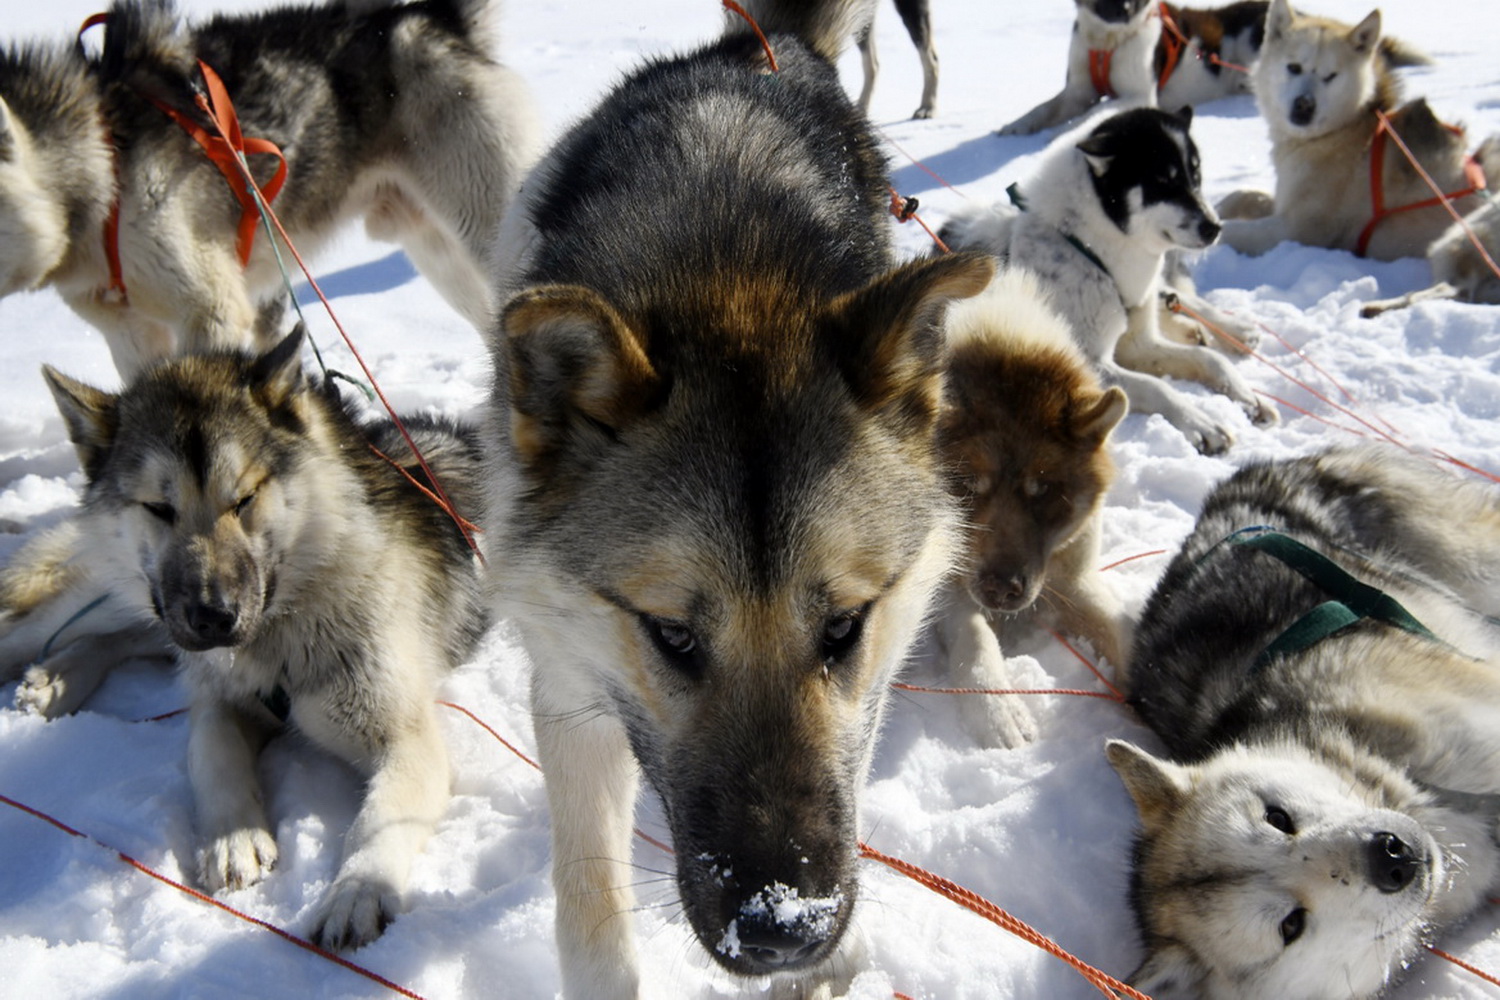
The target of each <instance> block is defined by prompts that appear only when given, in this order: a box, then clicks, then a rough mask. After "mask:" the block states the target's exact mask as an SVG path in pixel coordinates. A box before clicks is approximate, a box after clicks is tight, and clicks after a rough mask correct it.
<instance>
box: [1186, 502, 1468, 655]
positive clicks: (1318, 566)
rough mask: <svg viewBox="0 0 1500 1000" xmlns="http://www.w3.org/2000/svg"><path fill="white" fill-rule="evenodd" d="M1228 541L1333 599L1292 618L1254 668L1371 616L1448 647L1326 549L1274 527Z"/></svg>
mask: <svg viewBox="0 0 1500 1000" xmlns="http://www.w3.org/2000/svg"><path fill="white" fill-rule="evenodd" d="M1224 543H1228V544H1230V545H1238V546H1241V547H1243V548H1248V549H1253V550H1254V551H1256V552H1263V553H1265V554H1266V555H1269V556H1271V557H1272V558H1274V559H1277V560H1278V561H1280V562H1281V563H1282V564H1284V565H1285V566H1286V567H1287V568H1289V569H1292V570H1295V571H1296V572H1297V573H1299V574H1301V575H1302V577H1304V578H1305V579H1306V580H1307V581H1308V582H1309V583H1311V584H1313V585H1314V586H1316V587H1318V588H1320V589H1321V590H1322V591H1323V592H1324V593H1326V594H1328V595H1329V596H1330V598H1331V600H1327V601H1324V602H1323V603H1321V604H1319V605H1318V606H1317V607H1315V608H1313V609H1312V610H1311V611H1309V612H1307V614H1305V615H1303V616H1302V617H1301V618H1298V619H1297V620H1296V621H1294V622H1292V624H1290V625H1288V626H1287V627H1286V629H1285V630H1283V631H1282V633H1281V634H1280V635H1278V636H1277V637H1276V638H1275V639H1273V640H1271V644H1270V645H1268V646H1267V647H1266V648H1265V649H1263V650H1262V651H1261V653H1260V655H1259V656H1257V657H1256V658H1255V662H1254V663H1253V664H1252V665H1251V669H1252V670H1259V669H1260V668H1261V667H1264V666H1265V665H1266V664H1267V663H1270V662H1271V661H1272V660H1274V659H1277V658H1278V657H1282V656H1290V655H1292V654H1294V653H1300V652H1302V651H1303V650H1305V649H1309V648H1311V647H1313V646H1316V645H1317V644H1318V643H1320V642H1322V641H1323V640H1324V639H1327V638H1329V637H1330V636H1332V635H1333V634H1334V633H1336V632H1339V631H1341V630H1342V629H1345V628H1347V627H1348V626H1350V625H1353V624H1355V623H1356V622H1359V621H1363V620H1364V619H1366V618H1369V619H1373V620H1375V621H1380V622H1384V623H1385V624H1387V625H1393V626H1395V627H1396V628H1399V629H1401V630H1402V631H1404V632H1410V633H1411V634H1413V635H1419V636H1421V637H1422V638H1424V639H1431V640H1432V641H1433V642H1437V643H1442V644H1444V645H1446V643H1443V641H1442V640H1441V639H1439V638H1438V637H1437V636H1436V635H1434V634H1433V633H1432V630H1431V629H1429V628H1428V627H1427V626H1425V625H1423V624H1422V623H1421V622H1420V621H1418V620H1417V618H1416V616H1414V615H1413V614H1412V613H1411V612H1410V611H1407V610H1406V608H1405V607H1403V606H1402V604H1401V602H1399V601H1397V600H1396V599H1395V598H1394V597H1392V596H1391V595H1390V594H1387V593H1386V592H1385V591H1383V590H1380V589H1378V588H1376V587H1372V586H1370V585H1369V584H1367V583H1361V582H1360V581H1359V580H1357V579H1355V578H1354V577H1353V576H1351V575H1350V574H1349V573H1348V572H1347V571H1346V570H1345V569H1344V568H1343V567H1342V566H1340V565H1338V563H1336V562H1334V561H1333V560H1332V559H1329V558H1328V557H1327V556H1325V555H1323V553H1321V552H1318V551H1317V550H1315V549H1311V548H1309V547H1308V546H1306V545H1303V544H1302V543H1301V542H1299V541H1297V540H1296V539H1295V538H1292V537H1290V536H1288V535H1284V534H1282V533H1281V532H1279V531H1277V530H1275V529H1274V528H1271V527H1268V526H1265V525H1255V526H1252V527H1248V528H1241V529H1240V530H1238V531H1236V532H1234V533H1233V534H1231V535H1229V536H1228V537H1227V538H1225V539H1224V541H1223V542H1221V543H1220V544H1224ZM1215 547H1216V548H1217V546H1215ZM1210 551H1212V550H1210ZM1205 556H1206V554H1205Z"/></svg>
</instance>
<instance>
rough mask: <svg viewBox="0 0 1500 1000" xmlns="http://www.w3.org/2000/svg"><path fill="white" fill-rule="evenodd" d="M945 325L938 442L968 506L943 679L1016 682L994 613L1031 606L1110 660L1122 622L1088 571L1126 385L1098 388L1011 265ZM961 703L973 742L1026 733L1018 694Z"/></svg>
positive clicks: (944, 634) (947, 604) (1006, 741)
mask: <svg viewBox="0 0 1500 1000" xmlns="http://www.w3.org/2000/svg"><path fill="white" fill-rule="evenodd" d="M947 330H948V360H947V365H946V373H945V377H944V389H943V410H942V418H941V420H940V422H939V425H938V442H939V446H940V449H941V454H942V457H943V460H944V461H945V462H946V463H947V465H948V468H949V473H950V475H951V476H952V477H953V483H952V488H953V490H954V493H955V495H957V496H958V498H959V499H960V500H962V501H963V502H964V503H965V506H966V510H967V512H968V531H967V536H968V538H967V545H966V546H965V547H964V550H963V552H962V554H961V555H960V558H959V566H960V570H959V573H958V576H957V578H956V579H955V580H953V581H952V582H950V584H949V586H948V589H947V593H946V596H945V600H944V603H943V606H942V609H941V612H940V618H939V620H938V626H937V635H938V639H939V644H940V645H941V646H942V647H943V649H944V651H945V652H946V654H947V656H948V660H949V663H950V670H951V673H952V674H953V679H954V682H955V683H956V684H959V685H960V686H963V687H976V688H991V689H993V688H1012V687H1015V686H1016V685H1015V683H1014V682H1013V680H1012V679H1011V676H1010V672H1009V671H1008V669H1007V668H1006V665H1005V659H1004V657H1003V656H1002V655H1001V650H1000V645H999V643H998V641H997V639H996V633H995V626H996V625H997V624H998V623H997V622H996V621H995V618H997V617H1003V616H1014V615H1017V614H1019V613H1022V612H1025V611H1026V610H1028V609H1030V608H1031V607H1032V606H1033V605H1038V606H1040V608H1041V609H1042V612H1043V617H1044V618H1045V619H1046V620H1047V621H1048V622H1049V623H1050V624H1055V625H1057V626H1058V627H1060V628H1062V629H1063V630H1064V631H1067V632H1071V633H1073V634H1076V635H1082V636H1084V637H1085V638H1087V639H1088V640H1089V641H1090V642H1092V643H1093V644H1094V649H1095V650H1096V651H1097V652H1098V653H1099V654H1100V655H1102V656H1103V657H1104V658H1105V659H1107V660H1109V662H1110V663H1112V664H1114V665H1115V667H1116V668H1117V669H1118V668H1119V667H1121V666H1122V665H1123V662H1124V659H1123V655H1124V652H1125V643H1126V637H1127V636H1128V634H1129V627H1128V624H1127V622H1126V618H1125V613H1124V608H1123V607H1122V606H1121V604H1120V601H1119V599H1118V598H1117V597H1116V596H1115V595H1114V593H1113V592H1112V591H1111V590H1110V589H1109V586H1108V584H1106V583H1105V582H1104V580H1103V578H1102V577H1101V576H1100V573H1099V511H1100V507H1101V505H1102V503H1103V500H1104V494H1105V492H1106V491H1107V490H1108V489H1109V484H1110V482H1111V481H1112V480H1113V478H1114V464H1113V463H1112V462H1111V461H1110V457H1109V452H1108V449H1107V448H1106V447H1105V444H1106V442H1107V441H1108V439H1109V434H1110V432H1111V431H1112V430H1114V427H1115V425H1116V424H1118V423H1119V422H1120V418H1121V417H1123V416H1125V407H1126V402H1125V393H1124V392H1123V391H1121V390H1120V389H1119V388H1118V387H1111V388H1108V389H1104V388H1101V387H1100V385H1099V380H1098V377H1097V376H1096V375H1095V374H1094V371H1093V369H1092V367H1090V365H1089V364H1088V362H1087V360H1086V359H1085V358H1084V357H1083V354H1082V353H1081V352H1080V351H1079V350H1078V348H1077V346H1076V345H1075V344H1074V342H1073V335H1072V332H1071V331H1070V330H1069V329H1068V326H1067V324H1066V323H1065V322H1063V320H1062V318H1061V317H1059V316H1058V315H1057V313H1056V312H1054V311H1053V310H1052V308H1051V307H1050V306H1049V305H1048V303H1047V301H1046V299H1045V297H1044V296H1043V295H1042V293H1041V291H1040V289H1039V288H1038V287H1037V282H1036V280H1035V279H1034V278H1033V277H1032V276H1031V275H1030V274H1028V273H1027V272H1026V271H1023V270H1020V269H1018V268H1014V269H1007V270H1005V271H1002V272H1001V273H1000V275H999V276H997V277H996V279H995V281H994V283H993V284H992V285H991V286H990V288H989V289H988V290H986V291H985V292H984V293H983V294H981V295H979V296H976V297H975V298H972V299H969V300H967V301H964V302H960V303H957V304H956V305H954V306H953V307H952V308H950V309H949V311H948V324H947ZM961 702H962V704H963V705H964V706H965V711H969V713H970V714H969V717H968V725H969V728H970V729H971V730H972V732H973V735H974V737H975V738H976V739H977V740H979V741H980V742H981V743H983V744H986V745H991V746H1017V745H1019V744H1021V743H1024V742H1026V741H1027V740H1028V739H1029V738H1031V737H1032V736H1033V735H1035V731H1036V726H1035V724H1034V722H1033V721H1032V719H1031V716H1030V713H1029V711H1028V710H1027V709H1026V708H1025V706H1024V704H1023V700H1022V699H1020V698H1016V697H986V698H964V699H961ZM971 706H972V709H971Z"/></svg>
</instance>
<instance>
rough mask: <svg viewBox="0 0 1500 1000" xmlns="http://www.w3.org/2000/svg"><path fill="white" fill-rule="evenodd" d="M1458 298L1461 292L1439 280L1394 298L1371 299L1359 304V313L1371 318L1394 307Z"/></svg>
mask: <svg viewBox="0 0 1500 1000" xmlns="http://www.w3.org/2000/svg"><path fill="white" fill-rule="evenodd" d="M1460 298H1463V292H1461V291H1460V290H1459V289H1457V288H1455V287H1453V286H1452V285H1450V284H1448V283H1447V282H1446V281H1440V282H1438V283H1437V284H1436V285H1431V286H1429V287H1427V288H1423V289H1420V290H1419V291H1415V292H1407V293H1406V294H1405V295H1400V296H1397V297H1396V298H1394V299H1373V300H1371V301H1369V302H1366V303H1365V304H1364V305H1363V306H1360V309H1359V314H1360V315H1361V316H1363V317H1364V318H1365V319H1372V318H1374V317H1376V316H1379V315H1381V314H1383V313H1388V312H1391V311H1392V310H1395V309H1410V308H1411V307H1412V306H1414V305H1416V304H1417V303H1418V302H1451V301H1452V300H1454V299H1460Z"/></svg>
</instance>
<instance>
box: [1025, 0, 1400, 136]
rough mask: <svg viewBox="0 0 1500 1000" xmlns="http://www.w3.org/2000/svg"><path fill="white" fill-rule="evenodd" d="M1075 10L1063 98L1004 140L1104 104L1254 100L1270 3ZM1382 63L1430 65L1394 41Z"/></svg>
mask: <svg viewBox="0 0 1500 1000" xmlns="http://www.w3.org/2000/svg"><path fill="white" fill-rule="evenodd" d="M1075 2H1076V3H1077V5H1078V17H1077V20H1076V21H1074V23H1073V38H1072V42H1071V43H1070V46H1069V49H1068V75H1067V82H1066V83H1065V84H1064V85H1063V89H1062V90H1061V91H1060V92H1059V93H1058V94H1057V96H1055V97H1053V98H1052V99H1051V100H1048V101H1045V102H1043V103H1042V104H1039V105H1037V106H1036V107H1035V108H1033V109H1032V110H1031V111H1028V112H1027V113H1026V114H1024V115H1022V116H1021V117H1020V118H1018V119H1016V120H1015V121H1013V122H1011V123H1010V124H1009V125H1006V126H1004V127H1002V128H1001V129H1000V130H999V134H1000V135H1030V134H1031V133H1033V132H1040V131H1041V130H1043V129H1047V128H1052V127H1053V126H1056V125H1062V124H1064V123H1066V122H1068V121H1070V120H1071V119H1073V118H1076V117H1078V116H1079V115H1081V114H1083V113H1084V112H1085V111H1087V110H1088V109H1089V108H1091V107H1093V106H1094V104H1095V103H1097V102H1098V101H1099V100H1101V99H1104V98H1114V97H1118V98H1123V99H1125V100H1130V101H1136V102H1144V103H1154V104H1155V105H1157V106H1159V107H1163V108H1180V107H1197V106H1198V105H1200V104H1207V103H1209V102H1210V101H1217V100H1221V99H1223V98H1226V97H1234V96H1236V95H1239V94H1249V93H1251V92H1252V84H1251V75H1250V74H1251V69H1250V67H1252V66H1253V65H1254V64H1255V61H1256V60H1257V59H1258V58H1259V57H1260V50H1261V46H1262V45H1263V44H1264V41H1265V25H1266V11H1267V9H1268V8H1269V6H1270V3H1269V0H1236V2H1235V3H1230V4H1226V5H1225V6H1223V7H1208V8H1198V7H1181V6H1178V5H1176V4H1170V3H1165V2H1162V0H1075ZM1330 23H1331V22H1330ZM1380 55H1381V58H1382V59H1383V60H1384V62H1385V64H1386V65H1387V66H1388V67H1393V68H1394V67H1402V66H1423V65H1427V64H1428V62H1429V60H1428V59H1427V57H1426V56H1425V55H1423V54H1422V53H1420V52H1418V51H1417V50H1416V49H1414V48H1412V47H1410V46H1409V45H1406V44H1405V43H1403V42H1401V41H1398V40H1397V39H1394V38H1384V39H1382V40H1381V42H1380Z"/></svg>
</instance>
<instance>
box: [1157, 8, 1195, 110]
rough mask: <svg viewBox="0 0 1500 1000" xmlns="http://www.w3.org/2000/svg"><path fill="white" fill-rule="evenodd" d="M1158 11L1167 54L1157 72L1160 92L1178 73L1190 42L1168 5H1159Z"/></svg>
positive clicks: (1164, 50)
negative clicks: (1178, 67)
mask: <svg viewBox="0 0 1500 1000" xmlns="http://www.w3.org/2000/svg"><path fill="white" fill-rule="evenodd" d="M1156 10H1157V13H1158V14H1159V15H1160V16H1161V45H1162V51H1163V52H1165V57H1164V58H1163V59H1162V64H1161V66H1160V67H1159V68H1158V69H1157V71H1156V89H1157V90H1160V89H1161V88H1163V87H1165V86H1166V85H1167V81H1168V80H1170V79H1172V74H1173V73H1175V72H1177V64H1178V63H1179V62H1181V61H1182V52H1183V50H1184V49H1186V48H1187V45H1188V40H1187V36H1186V35H1184V34H1183V33H1182V29H1181V28H1179V27H1177V22H1176V21H1175V20H1173V18H1172V11H1171V9H1170V8H1169V7H1168V6H1167V5H1166V4H1164V3H1163V4H1158V5H1157V8H1156Z"/></svg>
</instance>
